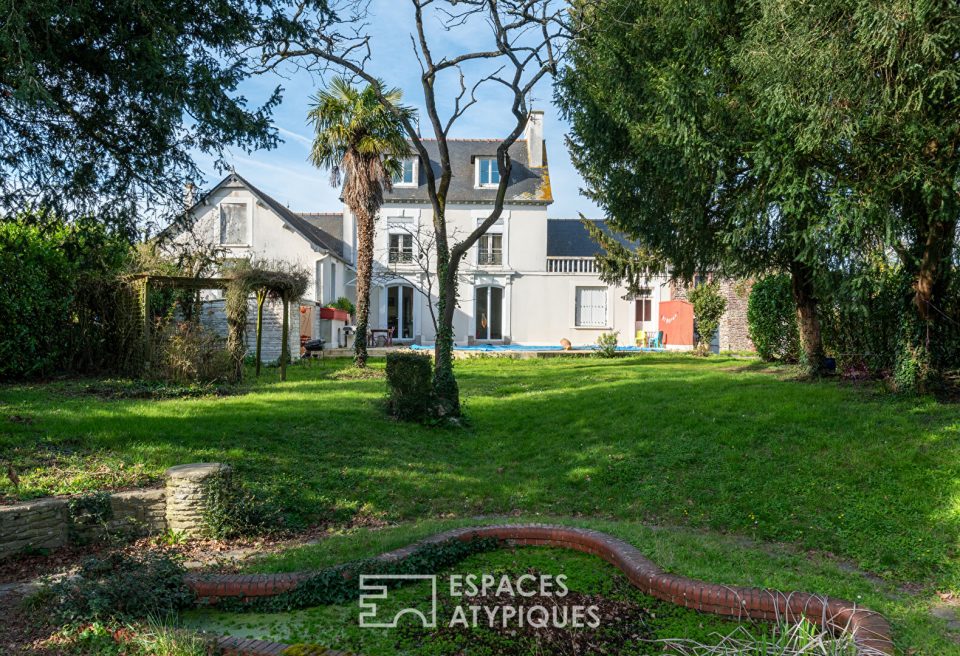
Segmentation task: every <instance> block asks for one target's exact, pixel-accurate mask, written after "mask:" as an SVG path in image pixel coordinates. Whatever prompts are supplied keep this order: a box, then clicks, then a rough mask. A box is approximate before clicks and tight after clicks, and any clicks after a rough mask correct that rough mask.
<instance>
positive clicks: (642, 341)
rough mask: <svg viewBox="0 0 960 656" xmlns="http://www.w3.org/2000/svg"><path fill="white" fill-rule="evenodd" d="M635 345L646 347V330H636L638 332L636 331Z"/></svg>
mask: <svg viewBox="0 0 960 656" xmlns="http://www.w3.org/2000/svg"><path fill="white" fill-rule="evenodd" d="M636 343H637V346H646V345H647V331H646V330H638V331H637V339H636Z"/></svg>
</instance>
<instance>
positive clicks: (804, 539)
mask: <svg viewBox="0 0 960 656" xmlns="http://www.w3.org/2000/svg"><path fill="white" fill-rule="evenodd" d="M345 366H347V363H346V362H340V363H331V362H329V361H328V362H327V364H326V366H325V367H322V368H321V367H320V366H313V367H309V368H308V367H293V368H291V370H290V380H289V381H288V382H286V383H278V382H277V381H276V373H275V372H272V371H271V372H269V374H268V376H269V378H268V379H266V380H264V381H262V382H260V383H257V384H254V385H252V386H251V389H250V391H249V393H247V394H244V395H237V396H226V397H208V398H188V399H172V400H162V401H156V400H137V399H119V400H114V399H105V398H103V397H102V395H100V396H96V395H91V394H88V393H84V392H83V391H82V389H83V387H84V384H83V383H75V382H68V383H56V384H47V385H31V386H7V387H2V388H0V449H2V453H3V454H4V456H5V457H7V458H12V460H13V461H14V463H15V465H16V467H17V469H18V471H19V474H20V477H21V479H22V483H21V490H20V493H21V494H22V495H24V496H31V495H38V494H46V493H70V492H80V491H84V490H90V489H94V488H96V487H98V486H101V485H113V486H122V485H126V484H130V483H140V482H143V481H145V480H150V479H154V480H156V479H157V477H159V476H160V475H161V474H162V471H163V469H164V468H165V467H167V466H170V465H174V464H179V463H184V462H196V461H205V460H221V461H228V462H230V463H232V464H234V465H235V466H236V467H237V469H238V470H239V472H240V473H241V474H242V476H243V478H244V479H245V480H247V481H249V482H250V483H251V485H253V486H254V487H256V488H258V489H260V490H261V491H264V492H267V493H270V494H272V495H274V496H275V497H277V499H278V500H280V501H281V503H283V504H284V505H285V506H286V507H287V508H289V509H290V510H291V511H292V512H294V513H295V514H297V515H299V516H300V517H301V518H302V519H303V520H304V521H330V522H335V523H344V522H348V521H354V522H356V523H363V522H369V521H387V522H397V521H408V520H424V519H430V518H448V517H470V516H477V515H508V514H518V513H522V514H526V515H529V516H537V515H543V516H563V517H591V518H597V519H603V520H617V523H615V524H612V525H613V526H617V525H619V523H620V522H630V523H638V522H642V523H648V524H661V525H667V526H681V527H683V526H685V527H690V528H701V529H710V530H711V531H714V532H723V533H729V534H732V535H735V536H742V537H747V538H751V539H753V540H756V541H761V542H768V543H769V542H786V543H790V544H791V545H793V546H794V547H796V548H798V549H801V550H815V551H816V552H817V554H819V555H818V556H817V560H818V561H820V560H825V561H830V560H831V559H832V555H835V556H837V557H838V558H841V559H845V560H849V561H851V562H852V563H854V564H855V565H856V566H857V567H859V568H861V569H864V570H869V571H871V572H874V573H876V574H878V575H880V576H881V577H883V578H884V579H885V580H887V581H890V582H894V583H898V584H901V583H908V582H909V583H912V584H915V585H916V584H919V585H920V587H921V588H922V589H923V590H925V591H926V593H929V592H930V591H931V590H932V589H933V588H935V589H937V590H951V589H952V590H957V589H960V563H958V558H957V548H958V546H960V409H958V406H956V405H945V404H938V403H936V402H935V401H932V400H927V399H923V400H917V399H898V398H894V397H891V396H889V395H886V394H882V393H878V392H876V391H874V390H872V389H871V388H869V387H867V388H852V387H848V386H843V385H838V384H835V383H831V382H827V383H805V382H796V381H793V380H789V379H788V376H786V375H784V373H785V372H783V371H782V370H778V369H776V368H770V367H767V366H765V365H762V364H759V363H756V362H749V361H744V360H739V359H732V358H724V357H713V358H710V359H708V360H700V359H696V358H691V357H686V356H672V355H665V356H641V357H631V358H620V359H614V360H600V359H594V358H577V359H570V360H565V359H561V358H551V359H544V360H507V359H492V358H488V359H476V360H469V361H464V362H461V363H458V365H457V371H458V376H459V381H460V384H461V390H462V393H463V397H464V399H465V400H466V409H467V414H468V416H469V419H470V425H469V427H468V428H466V429H462V430H457V429H433V428H427V427H422V426H416V425H407V424H398V423H396V422H393V421H391V420H390V419H388V418H386V417H385V416H384V414H383V412H382V408H381V399H382V396H383V393H384V385H385V383H384V381H383V380H380V379H367V380H364V379H338V378H336V377H334V376H333V375H332V374H333V373H334V372H335V371H337V370H338V368H342V367H345ZM375 366H382V364H380V365H375ZM121 466H122V468H121ZM13 492H14V490H13V488H12V487H11V485H10V484H9V483H8V482H7V481H6V480H0V493H6V494H12V493H13ZM661 564H664V565H666V564H668V563H661ZM711 571H713V574H714V575H713V576H708V575H707V574H709V573H710V572H711ZM684 573H687V574H694V572H684ZM728 574H732V575H736V574H737V570H736V568H735V567H734V568H731V569H724V568H723V567H719V566H718V567H717V568H716V569H714V570H710V569H709V568H707V570H706V574H705V573H703V572H701V575H703V576H704V577H705V578H711V579H713V580H724V581H728V582H731V583H738V582H743V581H742V579H743V576H733V577H732V578H726V579H725V578H724V576H727V575H728ZM831 580H832V579H831V578H830V577H827V576H825V577H824V579H823V580H822V581H821V582H820V583H821V584H820V585H819V586H818V587H813V588H812V589H814V590H815V591H818V592H826V593H830V594H840V595H841V596H842V595H843V594H844V593H843V592H842V590H841V591H839V592H838V591H835V590H834V589H833V588H832V587H831ZM814 582H816V581H808V583H814ZM878 585H879V584H878ZM800 587H806V588H807V589H810V588H811V587H812V586H811V585H806V586H800ZM928 598H929V595H925V596H923V597H922V599H923V600H926V599H928ZM917 599H920V598H919V597H918V598H917ZM917 603H921V604H926V603H928V602H927V601H918V602H917ZM937 626H939V625H937ZM930 653H931V654H933V653H944V652H936V651H934V652H930Z"/></svg>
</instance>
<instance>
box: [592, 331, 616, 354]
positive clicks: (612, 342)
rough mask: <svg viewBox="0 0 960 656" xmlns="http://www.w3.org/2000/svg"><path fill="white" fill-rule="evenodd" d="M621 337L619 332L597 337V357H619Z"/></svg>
mask: <svg viewBox="0 0 960 656" xmlns="http://www.w3.org/2000/svg"><path fill="white" fill-rule="evenodd" d="M619 337H620V332H619V331H614V332H612V333H603V334H601V335H600V336H599V337H597V355H599V356H600V357H601V358H612V357H615V356H616V355H617V340H618V339H619Z"/></svg>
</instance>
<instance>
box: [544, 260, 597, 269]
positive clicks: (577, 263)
mask: <svg viewBox="0 0 960 656" xmlns="http://www.w3.org/2000/svg"><path fill="white" fill-rule="evenodd" d="M596 272H597V261H596V260H595V259H594V258H592V257H548V258H547V273H596Z"/></svg>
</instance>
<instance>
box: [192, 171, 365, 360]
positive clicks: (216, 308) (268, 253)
mask: <svg viewBox="0 0 960 656" xmlns="http://www.w3.org/2000/svg"><path fill="white" fill-rule="evenodd" d="M190 213H191V215H192V224H191V226H190V227H189V229H184V230H181V231H179V232H178V234H177V235H176V236H175V237H174V239H173V241H174V243H175V244H177V245H178V246H180V247H183V246H196V247H198V248H204V249H207V250H210V249H219V251H220V252H221V253H222V255H223V257H224V258H225V259H228V260H229V259H235V260H236V259H249V260H252V261H255V262H257V261H259V262H263V263H269V262H284V263H287V264H292V265H295V266H297V267H300V268H303V269H304V270H306V271H307V272H308V273H309V275H310V282H309V285H308V287H307V292H306V294H305V295H304V298H303V299H301V302H300V304H298V305H295V306H294V307H292V308H291V316H290V322H289V326H290V330H289V340H290V343H289V346H290V352H291V353H292V354H294V356H296V355H297V354H299V352H300V338H301V335H305V336H308V337H311V338H315V337H323V338H324V339H326V340H327V342H328V344H330V345H335V344H336V342H337V341H338V339H341V340H342V339H343V336H342V334H338V330H337V329H338V328H339V326H340V325H342V324H339V323H338V325H337V326H331V325H328V324H329V323H330V322H324V321H321V319H320V316H319V314H320V313H319V311H317V306H323V305H327V304H329V303H332V302H334V301H336V300H337V299H338V298H340V297H352V296H353V295H354V293H353V291H352V290H350V289H348V286H347V283H348V282H349V281H350V280H352V279H353V278H354V274H353V272H352V270H351V266H350V264H349V263H348V262H347V261H346V260H345V259H344V258H343V257H342V256H341V255H340V254H339V253H337V252H335V251H334V250H333V249H332V248H331V247H330V245H329V244H327V243H324V242H323V241H322V238H321V237H320V236H319V235H318V234H317V233H316V232H315V231H313V230H311V226H310V225H309V224H304V223H300V222H297V223H295V222H294V221H295V219H297V218H298V217H296V216H293V217H291V216H290V215H291V214H292V213H291V212H290V211H289V210H286V208H283V207H282V206H279V205H278V203H277V202H276V201H275V200H273V199H272V198H270V197H269V196H266V195H265V194H263V193H262V192H260V191H259V190H257V189H256V188H255V187H253V186H252V185H250V184H249V183H248V182H246V181H245V180H244V179H243V178H241V177H240V176H237V175H236V174H231V175H229V176H227V178H226V179H224V180H223V181H222V182H221V183H220V184H219V185H217V186H216V187H215V188H214V189H213V190H212V191H211V192H210V193H209V194H207V195H206V196H205V197H204V198H203V199H202V200H201V201H200V202H198V203H197V204H196V205H194V206H193V207H192V208H191V209H190ZM301 221H302V219H301ZM204 300H205V307H204V314H203V321H204V323H205V324H206V325H209V326H211V327H213V328H215V329H216V330H218V331H219V332H221V333H224V334H225V332H226V320H225V317H224V314H223V293H222V292H221V291H218V290H210V291H208V292H204ZM254 308H255V303H254V301H253V299H251V309H250V312H249V313H248V316H249V319H248V323H249V325H248V327H247V328H248V329H247V341H248V342H249V346H250V347H251V348H252V346H253V340H254V338H255V337H254V336H255V326H254V323H253V322H254V317H255V316H256V312H255V309H254ZM301 308H304V310H303V314H305V315H306V316H307V317H309V319H308V320H307V321H306V322H305V325H303V326H301V321H300V319H301V311H300V310H301ZM264 315H265V321H264V342H263V348H264V355H263V357H264V360H265V361H271V360H276V359H278V358H279V356H280V341H281V340H280V339H279V335H280V334H281V333H280V325H281V318H282V305H281V304H280V303H279V302H276V303H274V302H270V301H268V303H267V307H266V308H265V313H264Z"/></svg>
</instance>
